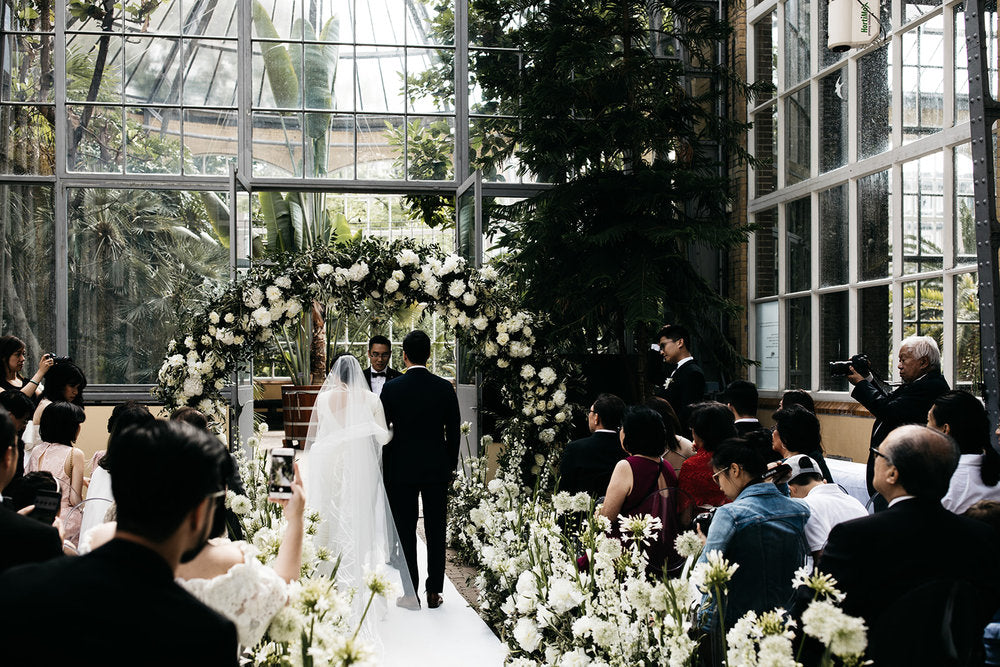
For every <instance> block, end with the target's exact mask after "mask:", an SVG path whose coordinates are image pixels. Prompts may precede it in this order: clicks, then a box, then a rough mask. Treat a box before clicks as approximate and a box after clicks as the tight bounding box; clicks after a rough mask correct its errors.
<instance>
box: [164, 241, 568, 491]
mask: <svg viewBox="0 0 1000 667" xmlns="http://www.w3.org/2000/svg"><path fill="white" fill-rule="evenodd" d="M369 299H372V300H374V304H375V306H376V307H378V308H382V309H385V310H386V311H391V310H393V309H396V308H402V307H404V306H407V305H411V304H423V305H426V306H427V307H430V308H433V309H434V310H435V312H436V313H437V314H438V315H439V316H441V317H444V318H445V319H446V320H447V322H448V324H449V325H450V326H452V327H454V328H455V329H456V331H457V333H458V336H459V338H460V340H461V341H462V342H463V343H465V344H467V345H469V346H470V348H471V350H472V351H473V355H474V358H475V360H476V363H477V364H478V367H479V369H480V370H481V371H482V374H483V379H484V382H488V383H494V384H496V385H497V386H499V388H500V393H501V396H502V398H503V400H504V402H505V403H506V404H507V405H508V406H509V408H510V410H511V413H512V414H513V415H514V417H512V418H509V419H505V420H502V421H501V424H500V429H501V433H500V434H499V435H500V437H501V439H502V441H503V442H504V443H505V447H504V449H503V451H502V453H501V465H500V469H501V473H502V474H503V475H504V476H505V477H510V478H511V479H514V478H517V477H520V478H521V479H522V480H523V481H528V482H531V481H534V479H533V478H534V477H536V476H537V477H539V478H540V479H541V481H542V483H543V485H546V484H548V483H549V482H550V481H551V476H550V471H551V466H552V463H553V462H554V459H553V454H558V452H556V451H554V448H553V446H552V445H553V443H562V442H565V439H566V436H567V435H568V432H569V425H570V422H571V419H570V415H571V412H570V410H571V407H570V405H569V404H568V401H567V397H566V379H567V377H568V376H569V375H570V374H571V373H572V372H573V368H572V366H571V365H570V364H569V363H568V362H566V361H564V360H563V359H561V358H559V357H556V356H554V355H551V354H547V353H546V351H545V350H544V349H542V346H541V345H540V344H539V334H540V329H541V328H542V327H544V326H545V318H544V317H543V316H540V315H539V314H537V313H530V312H525V311H523V310H518V309H517V307H516V304H517V298H516V293H515V290H514V289H513V286H512V285H509V284H507V283H506V282H505V281H504V280H503V279H502V278H501V276H500V275H499V273H498V271H497V270H496V269H495V268H494V267H493V266H490V265H487V266H484V267H482V268H481V269H476V268H474V267H471V266H468V265H467V263H466V261H465V259H464V258H462V257H460V256H458V255H456V254H447V253H445V252H443V251H442V250H441V249H440V248H439V247H438V246H435V245H418V244H416V243H415V242H413V241H412V240H409V239H400V240H395V241H385V240H382V239H371V238H369V239H363V240H355V241H350V242H348V243H344V244H337V245H334V246H330V247H321V248H316V249H313V250H309V251H307V252H302V253H294V254H291V253H289V254H287V255H284V256H280V257H278V258H275V260H274V261H272V262H270V263H267V264H258V265H254V266H253V267H252V268H251V269H250V270H249V272H247V273H246V274H245V275H242V276H240V277H238V278H237V279H236V280H234V281H232V282H231V283H229V284H228V285H227V286H225V287H224V288H222V289H221V290H219V291H217V292H215V293H212V294H210V295H208V297H207V299H206V300H205V301H204V302H203V303H201V304H199V305H198V307H197V308H196V309H193V310H192V311H190V312H189V313H187V316H186V317H185V318H184V321H185V322H186V323H187V331H186V334H185V335H184V336H183V337H182V338H181V337H178V338H177V339H174V340H172V341H170V343H169V345H168V350H167V357H166V359H165V360H164V362H163V365H162V366H161V368H160V371H159V375H158V380H159V386H158V387H157V388H156V389H155V390H154V393H155V394H156V395H157V396H158V397H159V398H160V399H162V400H163V402H164V403H165V405H166V406H167V407H168V408H176V407H180V406H182V405H191V406H195V407H197V408H198V409H200V410H202V411H203V412H205V413H206V414H208V415H210V416H212V417H213V418H215V419H217V420H219V421H221V420H222V417H223V415H224V412H225V409H226V404H225V401H224V400H223V397H222V391H223V389H224V388H225V386H226V383H227V382H228V381H229V378H230V377H231V376H232V373H233V372H234V371H236V370H238V369H240V368H241V367H245V366H246V363H247V360H248V359H252V358H253V356H254V355H256V354H258V353H262V352H265V351H266V349H267V346H268V345H271V344H272V342H271V339H272V338H273V337H274V336H275V334H276V333H277V332H278V331H280V330H281V329H282V328H283V327H289V326H298V324H299V321H300V318H302V317H308V312H309V309H308V306H309V305H310V304H312V303H313V302H314V301H315V302H319V303H323V304H326V305H327V307H328V308H330V309H332V312H336V313H346V312H358V311H359V310H360V309H361V308H364V307H365V304H366V303H368V304H371V303H372V302H371V301H368V300H369ZM536 369H537V370H536Z"/></svg>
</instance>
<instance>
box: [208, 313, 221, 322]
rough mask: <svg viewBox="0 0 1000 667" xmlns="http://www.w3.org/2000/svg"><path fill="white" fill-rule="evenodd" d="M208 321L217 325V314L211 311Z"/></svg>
mask: <svg viewBox="0 0 1000 667" xmlns="http://www.w3.org/2000/svg"><path fill="white" fill-rule="evenodd" d="M208 321H209V322H211V323H212V324H218V323H219V314H218V313H217V312H215V311H214V310H213V311H212V312H210V313H209V314H208Z"/></svg>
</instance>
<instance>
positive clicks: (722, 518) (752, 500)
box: [698, 482, 809, 628]
mask: <svg viewBox="0 0 1000 667" xmlns="http://www.w3.org/2000/svg"><path fill="white" fill-rule="evenodd" d="M808 519H809V507H808V506H806V505H805V503H801V502H798V501H796V500H793V499H791V498H787V497H785V496H783V495H781V492H780V491H778V489H777V488H776V487H775V486H774V484H771V483H769V482H761V483H758V484H751V485H750V486H748V487H746V488H745V489H743V491H741V492H740V495H739V496H737V497H736V500H734V501H733V502H732V503H730V504H728V505H723V506H722V507H720V508H719V509H717V510H716V511H715V517H714V518H713V519H712V525H711V526H710V527H709V529H708V536H707V538H708V539H707V542H706V543H705V549H704V551H702V553H701V557H700V558H699V559H698V562H699V563H701V562H705V561H706V560H707V559H708V553H709V552H710V551H713V550H718V551H721V552H722V553H723V555H724V556H725V557H726V559H728V560H729V561H730V562H731V563H738V564H739V568H738V569H737V570H736V572H735V573H734V574H733V578H732V579H731V580H730V582H729V587H728V595H727V596H726V602H725V610H726V627H727V628H730V627H732V624H733V623H734V622H736V621H737V620H739V618H740V617H741V616H743V615H744V614H745V613H746V612H747V611H749V610H751V609H752V610H754V611H757V612H761V611H767V610H769V609H772V608H774V607H784V608H786V609H787V608H788V605H789V603H790V600H791V597H792V576H793V575H794V574H795V570H796V569H798V568H799V567H801V566H802V565H803V564H804V563H805V562H806V557H807V556H808V555H809V550H808V547H807V545H806V536H805V526H806V521H807V520H808ZM710 599H711V598H710V596H706V598H705V600H704V602H708V601H709V600H710ZM704 620H705V622H706V623H705V625H706V627H711V626H713V625H714V610H711V609H709V610H708V618H705V619H704Z"/></svg>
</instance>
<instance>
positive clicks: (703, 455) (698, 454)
mask: <svg viewBox="0 0 1000 667" xmlns="http://www.w3.org/2000/svg"><path fill="white" fill-rule="evenodd" d="M691 435H692V437H693V438H694V449H695V455H694V456H692V457H691V458H689V459H688V460H687V461H685V462H684V465H682V466H681V470H680V472H679V473H678V475H677V480H678V481H677V485H678V488H679V489H680V498H679V499H678V503H679V504H680V509H681V525H682V526H690V525H691V520H692V519H694V516H695V514H696V513H697V512H700V511H701V510H705V509H710V508H712V507H718V506H719V505H724V504H726V503H728V502H729V499H728V498H727V497H726V494H725V493H723V492H722V490H721V489H720V488H719V485H718V484H716V483H715V477H714V476H713V475H712V453H713V452H714V451H715V448H716V447H717V446H718V445H719V444H720V443H721V442H722V441H724V440H728V439H729V438H735V437H736V427H735V426H734V425H733V413H732V412H730V410H729V408H727V407H726V406H724V405H723V404H722V403H716V402H709V403H699V404H697V405H694V406H692V409H691Z"/></svg>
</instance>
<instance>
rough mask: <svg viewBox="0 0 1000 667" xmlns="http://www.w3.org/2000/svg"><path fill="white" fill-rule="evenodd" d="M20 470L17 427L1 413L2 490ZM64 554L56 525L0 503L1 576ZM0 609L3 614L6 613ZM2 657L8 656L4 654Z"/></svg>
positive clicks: (0, 469)
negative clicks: (23, 566)
mask: <svg viewBox="0 0 1000 667" xmlns="http://www.w3.org/2000/svg"><path fill="white" fill-rule="evenodd" d="M16 469H17V446H16V444H15V441H14V424H13V422H12V421H11V419H10V417H9V416H8V415H7V414H6V413H5V412H4V411H3V410H0V487H6V486H7V485H9V484H10V482H11V480H12V479H13V478H14V471H15V470H16ZM61 555H62V539H60V537H59V533H58V531H57V530H56V529H55V528H53V527H52V526H46V525H45V524H44V523H42V522H40V521H37V520H35V519H31V518H28V517H26V516H22V515H20V514H18V513H17V512H16V511H14V510H13V509H11V508H8V507H7V505H6V503H0V573H2V572H6V571H7V570H8V569H9V568H12V567H14V566H15V565H23V564H25V563H40V562H42V561H46V560H49V559H51V558H58V557H59V556H61ZM2 613H3V612H2V610H0V614H2ZM0 654H5V652H4V651H0Z"/></svg>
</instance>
